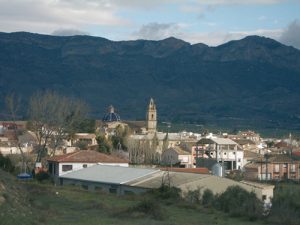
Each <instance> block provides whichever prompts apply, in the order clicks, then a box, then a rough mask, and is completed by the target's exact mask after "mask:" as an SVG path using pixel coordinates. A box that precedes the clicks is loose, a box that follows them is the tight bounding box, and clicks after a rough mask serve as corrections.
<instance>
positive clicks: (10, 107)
mask: <svg viewBox="0 0 300 225" xmlns="http://www.w3.org/2000/svg"><path fill="white" fill-rule="evenodd" d="M5 103H6V108H7V111H8V113H9V115H10V117H11V118H10V119H11V120H12V123H13V132H14V136H15V139H16V144H17V146H18V149H19V151H20V153H21V160H22V168H21V172H22V173H23V172H25V173H26V169H27V162H26V160H25V155H24V151H23V149H22V145H21V142H20V140H19V135H18V126H17V123H16V117H17V113H18V110H19V107H20V98H19V97H16V96H15V95H14V94H11V95H8V96H6V99H5Z"/></svg>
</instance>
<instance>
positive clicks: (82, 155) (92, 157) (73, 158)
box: [47, 150, 128, 163]
mask: <svg viewBox="0 0 300 225" xmlns="http://www.w3.org/2000/svg"><path fill="white" fill-rule="evenodd" d="M47 161H51V162H74V163H75V162H84V163H128V161H127V160H125V159H121V158H118V157H116V156H111V155H106V154H103V153H100V152H97V151H89V150H82V151H77V152H72V153H69V154H65V155H57V156H53V157H51V158H49V159H47Z"/></svg>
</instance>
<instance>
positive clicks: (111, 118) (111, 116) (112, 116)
mask: <svg viewBox="0 0 300 225" xmlns="http://www.w3.org/2000/svg"><path fill="white" fill-rule="evenodd" d="M107 111H108V112H107V113H106V114H105V115H104V117H103V119H102V121H103V122H115V121H121V118H120V116H119V114H117V113H115V109H114V107H113V106H112V105H111V106H109V107H108V110H107Z"/></svg>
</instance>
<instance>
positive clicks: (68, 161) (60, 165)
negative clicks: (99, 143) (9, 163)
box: [47, 150, 128, 177]
mask: <svg viewBox="0 0 300 225" xmlns="http://www.w3.org/2000/svg"><path fill="white" fill-rule="evenodd" d="M47 161H48V171H49V173H50V174H51V175H52V176H54V177H58V176H61V175H64V174H66V173H69V172H72V171H76V170H80V169H82V168H87V167H90V166H93V165H96V164H102V165H114V166H122V167H128V161H127V160H125V159H121V158H119V157H116V156H111V155H106V154H103V153H100V152H97V151H90V150H81V151H76V152H72V153H69V154H65V155H58V156H53V157H51V158H49V159H47Z"/></svg>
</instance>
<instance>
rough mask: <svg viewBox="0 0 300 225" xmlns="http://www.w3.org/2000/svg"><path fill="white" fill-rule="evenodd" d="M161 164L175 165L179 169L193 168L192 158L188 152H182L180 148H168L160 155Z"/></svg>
mask: <svg viewBox="0 0 300 225" xmlns="http://www.w3.org/2000/svg"><path fill="white" fill-rule="evenodd" d="M161 164H163V165H175V164H179V167H185V168H191V167H193V156H192V154H191V153H190V152H187V151H184V150H183V149H182V148H181V147H180V146H175V147H171V148H168V149H167V150H165V151H164V152H163V153H162V155H161Z"/></svg>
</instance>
